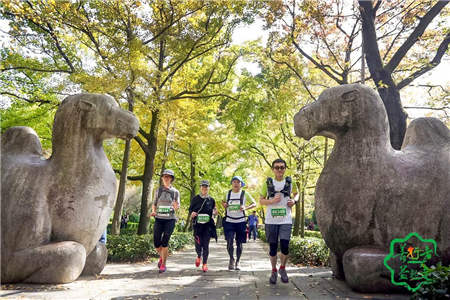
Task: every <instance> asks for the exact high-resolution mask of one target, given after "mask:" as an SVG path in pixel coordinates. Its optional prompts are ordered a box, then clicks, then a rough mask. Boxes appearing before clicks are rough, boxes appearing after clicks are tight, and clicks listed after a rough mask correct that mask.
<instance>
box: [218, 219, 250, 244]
mask: <svg viewBox="0 0 450 300" xmlns="http://www.w3.org/2000/svg"><path fill="white" fill-rule="evenodd" d="M222 225H223V233H224V235H225V240H229V239H234V237H235V236H236V241H237V242H239V243H245V242H246V241H247V233H246V232H245V231H246V230H247V222H240V223H231V222H227V221H225V220H224V221H223V222H222Z"/></svg>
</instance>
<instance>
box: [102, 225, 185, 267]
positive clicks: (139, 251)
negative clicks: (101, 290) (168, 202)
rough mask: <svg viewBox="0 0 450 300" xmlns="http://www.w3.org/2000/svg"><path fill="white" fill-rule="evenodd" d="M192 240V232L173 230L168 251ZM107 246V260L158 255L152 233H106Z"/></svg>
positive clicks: (142, 258)
mask: <svg viewBox="0 0 450 300" xmlns="http://www.w3.org/2000/svg"><path fill="white" fill-rule="evenodd" d="M193 242H194V240H193V237H192V233H185V232H175V233H173V234H172V236H171V238H170V241H169V251H174V250H178V249H181V248H183V247H184V246H185V245H186V244H189V243H193ZM107 248H108V261H109V262H137V261H145V260H148V259H150V258H155V257H158V253H157V252H156V250H155V247H154V245H153V235H152V234H144V235H136V234H134V235H125V234H124V235H122V234H121V235H118V236H117V235H108V242H107Z"/></svg>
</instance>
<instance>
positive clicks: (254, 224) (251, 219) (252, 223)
mask: <svg viewBox="0 0 450 300" xmlns="http://www.w3.org/2000/svg"><path fill="white" fill-rule="evenodd" d="M248 227H249V234H248V239H249V240H251V239H252V233H253V240H254V241H256V236H257V230H258V216H257V215H256V210H254V211H253V213H252V214H251V215H250V216H248Z"/></svg>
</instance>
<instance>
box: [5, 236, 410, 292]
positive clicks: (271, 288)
mask: <svg viewBox="0 0 450 300" xmlns="http://www.w3.org/2000/svg"><path fill="white" fill-rule="evenodd" d="M210 252H211V254H210V258H209V263H208V266H209V271H208V272H207V273H203V272H202V271H201V269H200V268H195V266H194V259H195V257H196V255H195V250H194V248H193V247H188V248H187V249H185V250H183V251H180V252H177V253H175V254H173V255H171V256H170V257H169V260H168V264H167V272H165V273H163V274H159V273H158V271H157V267H156V263H138V264H107V265H106V267H105V269H104V270H103V272H102V274H101V275H100V276H99V277H98V278H95V277H89V276H85V277H80V278H79V279H78V280H77V281H75V282H73V283H69V284H62V285H31V284H16V285H2V290H1V291H0V298H1V299H49V300H50V299H51V300H55V299H58V300H59V299H83V300H86V299H113V300H128V299H130V300H138V299H208V300H210V299H239V300H246V299H258V300H262V299H295V300H301V299H309V300H313V299H314V300H315V299H318V300H322V299H408V297H407V296H405V295H382V294H358V293H355V292H352V291H351V290H350V289H348V288H347V286H346V285H345V284H344V283H343V282H342V281H339V280H336V279H333V278H332V276H331V271H330V269H329V268H311V267H303V268H302V267H300V268H299V267H295V266H288V268H287V271H288V274H289V276H290V281H289V283H287V284H284V283H281V281H280V278H279V277H278V282H277V284H276V285H271V284H269V281H268V279H269V275H270V264H269V260H268V256H267V252H268V251H267V247H266V245H264V244H263V243H262V242H260V241H257V242H253V241H252V242H249V243H247V244H245V245H244V252H243V257H242V263H241V270H240V271H228V269H227V268H228V254H227V253H226V249H225V242H224V241H223V239H219V242H218V243H217V244H216V242H215V241H211V245H210Z"/></svg>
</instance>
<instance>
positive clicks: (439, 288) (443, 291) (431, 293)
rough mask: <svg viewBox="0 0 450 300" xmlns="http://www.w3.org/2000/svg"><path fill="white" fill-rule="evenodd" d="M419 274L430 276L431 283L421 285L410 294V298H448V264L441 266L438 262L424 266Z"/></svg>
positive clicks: (449, 294)
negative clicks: (427, 266)
mask: <svg viewBox="0 0 450 300" xmlns="http://www.w3.org/2000/svg"><path fill="white" fill-rule="evenodd" d="M419 275H421V276H424V277H428V278H430V279H431V281H432V283H431V284H426V285H423V286H422V287H421V288H420V289H418V290H417V291H416V292H415V293H414V294H413V295H412V297H411V298H412V299H414V300H425V299H431V300H440V299H450V279H449V278H450V266H443V265H442V263H441V262H439V263H438V264H437V265H436V266H431V267H430V268H426V269H425V271H424V272H422V273H420V274H419Z"/></svg>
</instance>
